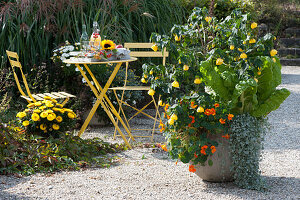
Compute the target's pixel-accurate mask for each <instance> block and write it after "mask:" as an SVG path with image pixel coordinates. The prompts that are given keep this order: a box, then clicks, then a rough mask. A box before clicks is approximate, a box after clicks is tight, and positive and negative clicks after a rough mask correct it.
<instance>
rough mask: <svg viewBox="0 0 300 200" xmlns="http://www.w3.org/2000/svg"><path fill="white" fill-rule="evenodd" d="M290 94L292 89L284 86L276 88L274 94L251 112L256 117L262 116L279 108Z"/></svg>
mask: <svg viewBox="0 0 300 200" xmlns="http://www.w3.org/2000/svg"><path fill="white" fill-rule="evenodd" d="M289 95H290V91H288V90H287V89H285V88H283V89H280V90H276V91H275V92H273V94H272V95H271V96H270V97H269V98H268V99H267V100H266V101H265V102H264V103H263V104H261V105H259V106H257V107H256V109H255V110H254V111H253V112H252V113H251V114H252V115H253V116H254V117H262V116H266V115H267V114H269V113H270V112H271V111H273V110H276V109H277V108H279V106H280V104H281V103H282V102H283V101H284V100H285V99H286V98H287V97H288V96H289Z"/></svg>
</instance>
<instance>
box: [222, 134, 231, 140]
mask: <svg viewBox="0 0 300 200" xmlns="http://www.w3.org/2000/svg"><path fill="white" fill-rule="evenodd" d="M222 137H223V138H225V139H227V140H228V139H229V138H230V136H229V135H228V133H227V134H226V135H222Z"/></svg>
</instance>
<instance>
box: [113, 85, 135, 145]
mask: <svg viewBox="0 0 300 200" xmlns="http://www.w3.org/2000/svg"><path fill="white" fill-rule="evenodd" d="M113 91H114V94H115V97H116V99H117V102H118V104H119V110H118V114H119V115H120V112H122V115H123V117H124V120H125V122H126V124H127V127H128V129H129V131H130V132H131V128H130V125H129V123H128V120H127V118H126V115H125V112H124V110H123V108H122V101H123V97H124V92H125V91H124V90H123V92H122V96H121V100H120V99H119V98H118V95H117V92H116V90H113ZM116 123H117V124H118V123H119V120H118V119H117V121H116ZM116 133H117V130H116V128H115V130H114V137H113V139H114V140H115V139H116V136H117V135H116Z"/></svg>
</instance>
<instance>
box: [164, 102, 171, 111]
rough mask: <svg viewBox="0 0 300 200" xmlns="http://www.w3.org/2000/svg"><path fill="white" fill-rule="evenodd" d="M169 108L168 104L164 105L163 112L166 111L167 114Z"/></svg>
mask: <svg viewBox="0 0 300 200" xmlns="http://www.w3.org/2000/svg"><path fill="white" fill-rule="evenodd" d="M169 106H170V104H168V103H167V104H166V105H165V111H166V112H167V110H168V108H169Z"/></svg>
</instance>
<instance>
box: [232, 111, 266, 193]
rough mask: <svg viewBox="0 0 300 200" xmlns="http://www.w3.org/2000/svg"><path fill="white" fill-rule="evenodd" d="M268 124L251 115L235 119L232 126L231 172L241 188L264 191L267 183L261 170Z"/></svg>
mask: <svg viewBox="0 0 300 200" xmlns="http://www.w3.org/2000/svg"><path fill="white" fill-rule="evenodd" d="M267 127H268V123H267V120H266V119H263V118H256V117H253V116H251V115H250V114H242V115H237V116H235V117H234V120H233V121H232V125H231V134H230V149H231V152H230V153H231V157H232V166H231V170H232V171H233V173H234V180H235V184H236V185H238V186H239V187H241V188H245V189H254V190H259V191H263V190H264V189H265V188H266V187H265V182H264V180H263V179H262V177H261V172H260V170H259V161H260V158H261V151H262V149H263V144H262V143H263V140H264V136H265V134H266V131H267V130H268V129H267Z"/></svg>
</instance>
